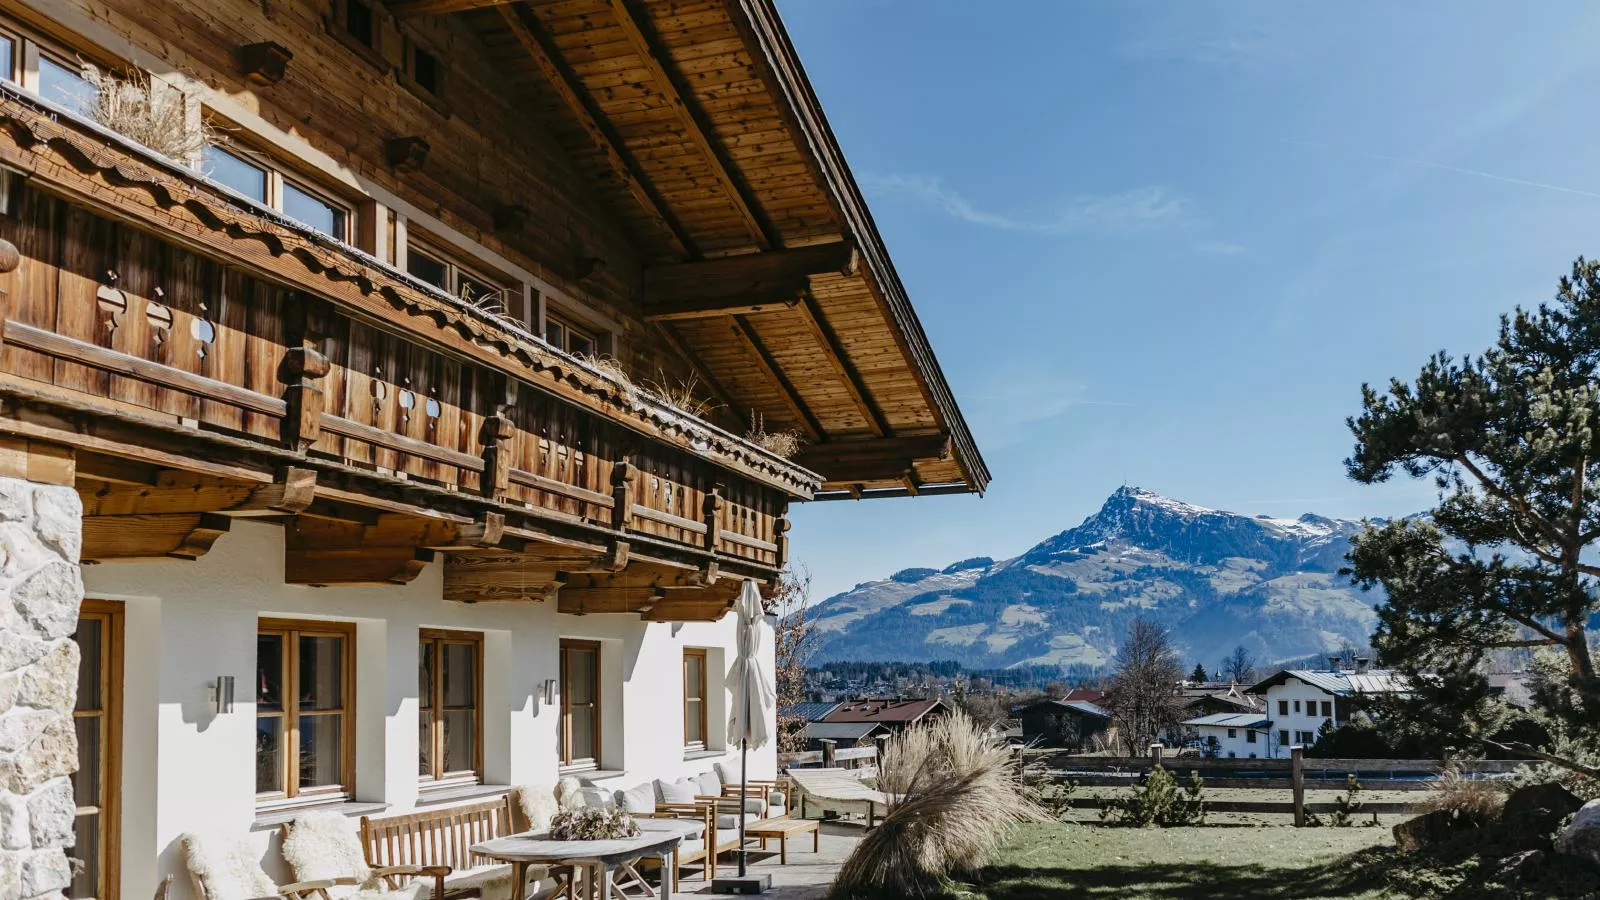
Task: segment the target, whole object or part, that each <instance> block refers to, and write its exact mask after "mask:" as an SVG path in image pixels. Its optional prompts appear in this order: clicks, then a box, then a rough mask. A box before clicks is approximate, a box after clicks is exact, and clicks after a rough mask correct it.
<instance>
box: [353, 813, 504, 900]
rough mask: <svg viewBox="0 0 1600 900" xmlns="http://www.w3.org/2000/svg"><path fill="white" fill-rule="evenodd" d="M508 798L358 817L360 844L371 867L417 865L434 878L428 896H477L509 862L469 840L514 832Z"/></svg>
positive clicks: (424, 874) (448, 898)
mask: <svg viewBox="0 0 1600 900" xmlns="http://www.w3.org/2000/svg"><path fill="white" fill-rule="evenodd" d="M511 807H512V803H511V799H510V798H509V797H501V798H500V799H498V800H490V801H486V802H483V803H473V804H469V805H466V806H450V807H446V808H444V809H437V810H427V811H424V812H413V813H406V814H404V815H399V816H383V817H381V818H372V817H371V816H362V817H361V846H362V847H363V848H364V849H365V851H366V856H367V865H369V866H371V867H373V868H374V869H388V868H394V867H401V866H405V867H416V868H417V869H418V870H419V874H418V877H426V878H431V879H433V885H432V888H433V900H453V898H457V897H472V896H477V895H479V894H480V893H481V892H482V886H483V884H484V883H485V882H487V881H490V880H492V879H493V878H494V877H495V876H497V875H500V874H504V875H506V876H509V875H510V874H511V866H510V865H509V864H506V863H499V862H496V861H494V860H491V859H489V858H487V857H483V856H479V855H477V854H475V853H473V852H472V850H471V847H472V845H473V844H477V843H480V842H482V841H489V840H493V839H495V838H499V837H507V836H509V835H511V834H513V833H514V832H513V820H512V810H511Z"/></svg>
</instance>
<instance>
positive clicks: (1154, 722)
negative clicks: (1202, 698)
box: [1105, 618, 1183, 755]
mask: <svg viewBox="0 0 1600 900" xmlns="http://www.w3.org/2000/svg"><path fill="white" fill-rule="evenodd" d="M1182 680H1183V666H1182V664H1181V663H1180V662H1179V661H1178V654H1177V653H1176V652H1174V651H1173V649H1172V642H1171V641H1170V640H1169V639H1168V636H1167V630H1166V629H1165V628H1163V627H1161V626H1160V625H1157V624H1156V623H1155V622H1152V621H1150V620H1149V619H1144V618H1138V619H1134V620H1133V623H1132V624H1131V625H1129V626H1128V633H1127V636H1125V637H1124V638H1123V639H1122V646H1120V647H1118V648H1117V656H1116V670H1115V671H1114V672H1113V673H1112V675H1111V680H1110V684H1109V688H1108V690H1107V692H1106V697H1105V706H1106V709H1107V710H1108V711H1109V712H1110V713H1111V718H1112V721H1113V722H1114V723H1115V724H1116V726H1117V732H1118V737H1119V739H1120V740H1121V742H1122V744H1123V746H1124V747H1125V749H1126V750H1127V751H1128V753H1129V754H1130V755H1133V754H1137V753H1142V752H1143V751H1144V748H1145V747H1146V746H1148V745H1149V744H1151V743H1153V742H1155V741H1157V740H1159V739H1160V738H1161V735H1162V734H1163V733H1165V732H1167V731H1169V730H1171V729H1173V728H1175V727H1176V726H1177V725H1178V724H1179V723H1180V722H1182V721H1183V697H1182V695H1181V694H1179V693H1178V683H1179V682H1180V681H1182Z"/></svg>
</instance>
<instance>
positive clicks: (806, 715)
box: [778, 702, 839, 722]
mask: <svg viewBox="0 0 1600 900" xmlns="http://www.w3.org/2000/svg"><path fill="white" fill-rule="evenodd" d="M838 707H839V704H837V703H818V702H807V703H793V704H790V705H789V706H785V707H784V708H782V709H780V710H778V718H780V719H801V720H803V721H806V722H820V721H822V719H823V718H825V717H826V716H827V715H828V713H831V712H833V711H834V710H835V709H837V708H838Z"/></svg>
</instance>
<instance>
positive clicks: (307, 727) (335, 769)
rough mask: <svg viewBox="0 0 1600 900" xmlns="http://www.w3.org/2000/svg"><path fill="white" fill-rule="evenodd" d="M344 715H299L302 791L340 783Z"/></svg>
mask: <svg viewBox="0 0 1600 900" xmlns="http://www.w3.org/2000/svg"><path fill="white" fill-rule="evenodd" d="M343 724H344V715H343V714H342V713H341V714H335V715H331V716H301V717H300V790H302V791H305V790H309V789H311V788H318V787H334V786H336V785H338V784H339V768H340V767H339V753H340V749H341V746H342V735H341V734H340V731H341V729H342V727H343Z"/></svg>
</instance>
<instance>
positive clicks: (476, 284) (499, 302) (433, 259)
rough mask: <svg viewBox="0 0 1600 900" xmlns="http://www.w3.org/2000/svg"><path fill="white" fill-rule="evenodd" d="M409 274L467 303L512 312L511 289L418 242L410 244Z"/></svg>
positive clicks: (407, 256) (407, 246) (408, 256)
mask: <svg viewBox="0 0 1600 900" xmlns="http://www.w3.org/2000/svg"><path fill="white" fill-rule="evenodd" d="M406 273H407V274H409V275H411V276H412V277H413V278H416V279H418V280H419V281H426V282H427V283H429V284H431V285H433V286H434V287H436V288H439V289H440V290H443V291H447V292H449V294H450V295H451V296H453V297H456V298H457V299H459V300H461V301H462V302H463V303H472V304H475V305H477V306H484V307H489V308H492V309H495V311H497V312H507V313H509V312H511V309H510V306H511V303H510V302H509V301H510V299H511V297H510V293H511V292H510V291H509V290H508V289H506V288H503V287H501V286H500V285H498V284H496V283H495V282H494V281H493V280H491V279H488V278H484V277H482V276H480V275H478V274H477V273H475V272H473V271H471V270H470V269H468V268H466V267H465V266H462V265H461V264H460V263H457V262H456V261H455V260H453V259H451V258H450V257H448V256H446V255H445V254H443V253H440V252H438V251H436V250H434V249H433V248H431V247H427V246H424V245H420V244H418V243H417V242H415V241H409V242H407V244H406Z"/></svg>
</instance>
